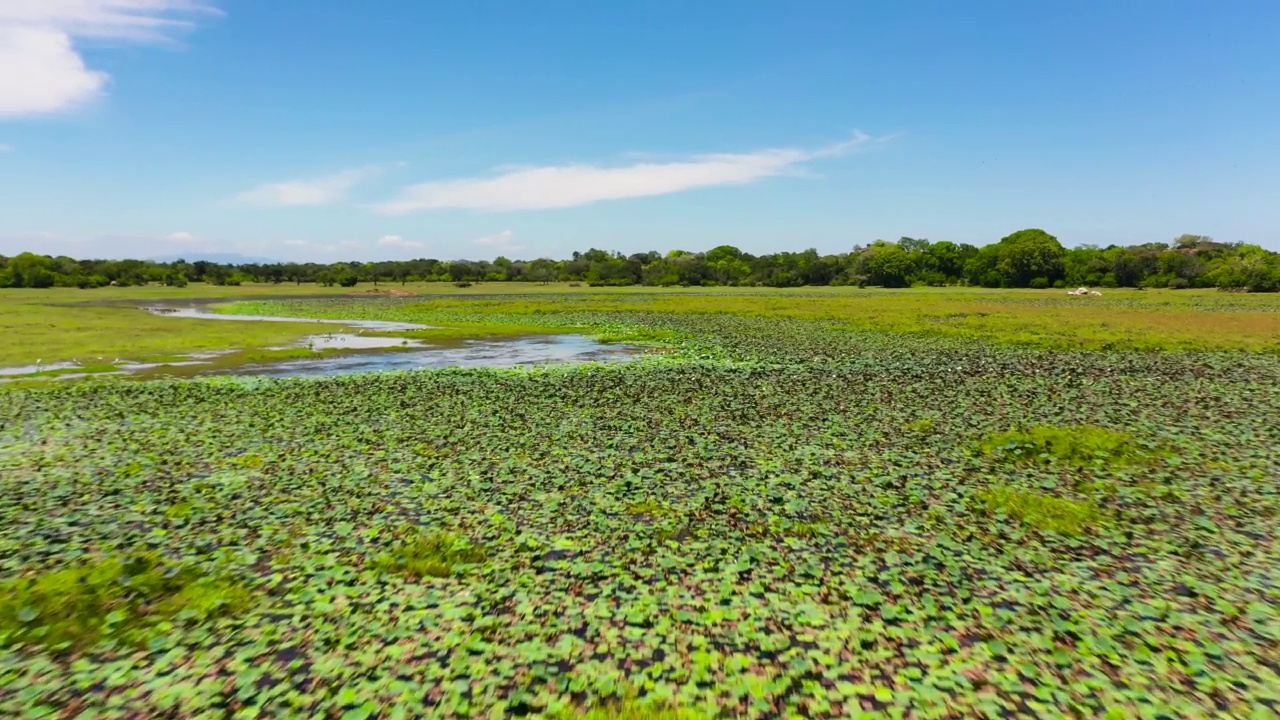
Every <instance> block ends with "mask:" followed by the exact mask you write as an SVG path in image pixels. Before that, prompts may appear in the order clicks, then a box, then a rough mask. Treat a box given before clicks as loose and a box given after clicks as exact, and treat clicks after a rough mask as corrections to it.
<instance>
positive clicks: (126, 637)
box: [0, 553, 253, 648]
mask: <svg viewBox="0 0 1280 720" xmlns="http://www.w3.org/2000/svg"><path fill="white" fill-rule="evenodd" d="M252 603H253V593H252V592H251V591H250V590H249V589H248V588H246V587H244V586H243V585H241V584H240V583H238V582H236V581H235V580H233V579H230V578H225V577H218V576H208V575H206V574H205V573H203V572H201V571H200V570H199V569H197V568H193V567H191V566H187V565H180V564H175V563H172V562H169V561H167V560H166V559H164V558H162V557H160V556H159V555H157V554H154V553H136V554H132V555H127V556H124V557H108V558H102V559H97V560H91V561H87V562H83V563H79V564H76V565H71V566H68V567H64V568H60V569H55V570H49V571H45V572H41V573H36V574H31V575H27V576H23V577H18V578H13V579H10V580H5V581H3V582H2V583H0V646H4V645H16V644H35V645H44V646H49V647H54V648H64V647H70V646H76V647H88V646H91V645H93V644H94V643H95V642H97V641H98V640H100V639H106V638H114V639H119V640H122V641H125V642H139V641H145V640H146V639H147V637H148V636H149V634H150V632H151V631H152V630H153V629H154V627H155V625H156V624H157V623H159V622H161V621H164V620H181V621H190V620H208V619H212V618H216V617H220V616H223V615H227V614H230V613H233V612H240V611H243V610H245V609H247V608H248V607H250V606H251V605H252Z"/></svg>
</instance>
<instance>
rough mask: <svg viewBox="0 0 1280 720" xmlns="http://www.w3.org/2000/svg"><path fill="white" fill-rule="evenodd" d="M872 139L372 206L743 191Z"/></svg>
mask: <svg viewBox="0 0 1280 720" xmlns="http://www.w3.org/2000/svg"><path fill="white" fill-rule="evenodd" d="M869 141H871V138H869V137H868V136H867V135H864V134H863V133H861V132H855V133H854V135H853V137H852V138H851V139H849V140H846V141H845V142H841V143H836V144H834V145H829V146H827V147H825V148H820V149H818V150H803V149H799V148H780V149H773V150H760V151H758V152H752V153H722V154H715V155H696V156H693V157H691V158H688V159H686V160H679V161H675V162H665V163H658V162H643V163H636V164H633V165H626V166H622V167H600V166H597V165H551V166H547V167H521V168H502V169H500V170H499V173H498V174H497V175H495V176H493V177H484V178H462V179H458V180H442V181H437V182H426V183H421V184H418V185H410V186H409V187H406V188H404V189H403V190H402V191H401V193H400V196H399V197H397V198H395V199H393V200H390V201H387V202H383V203H379V204H377V205H374V210H376V211H378V212H381V213H384V214H387V215H402V214H405V213H411V212H415V211H418V210H429V209H434V208H473V209H482V210H531V209H543V208H562V207H572V206H574V205H584V204H586V203H592V202H598V201H601V200H618V199H622V198H633V197H645V196H650V195H666V194H668V193H675V192H681V191H683V190H692V189H695V188H703V187H713V186H716V185H745V184H747V183H751V182H754V181H756V180H759V179H761V178H766V177H771V176H775V175H785V174H790V173H795V172H796V171H797V170H798V168H797V167H796V166H797V165H799V164H800V163H803V162H805V161H808V160H816V159H818V158H823V157H832V156H835V155H841V154H844V153H846V152H849V151H850V150H852V149H854V148H855V147H857V146H859V145H863V144H865V143H867V142H869Z"/></svg>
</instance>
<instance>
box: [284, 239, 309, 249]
mask: <svg viewBox="0 0 1280 720" xmlns="http://www.w3.org/2000/svg"><path fill="white" fill-rule="evenodd" d="M284 244H285V245H288V246H289V247H306V246H307V241H306V240H285V241H284Z"/></svg>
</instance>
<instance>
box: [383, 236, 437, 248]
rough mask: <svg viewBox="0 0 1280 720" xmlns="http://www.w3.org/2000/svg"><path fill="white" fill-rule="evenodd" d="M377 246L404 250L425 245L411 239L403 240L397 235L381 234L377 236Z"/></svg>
mask: <svg viewBox="0 0 1280 720" xmlns="http://www.w3.org/2000/svg"><path fill="white" fill-rule="evenodd" d="M378 247H397V248H404V249H406V250H420V249H422V248H424V247H426V245H424V244H423V243H420V242H416V241H413V240H405V239H404V238H402V237H400V236H399V235H383V236H382V237H380V238H378Z"/></svg>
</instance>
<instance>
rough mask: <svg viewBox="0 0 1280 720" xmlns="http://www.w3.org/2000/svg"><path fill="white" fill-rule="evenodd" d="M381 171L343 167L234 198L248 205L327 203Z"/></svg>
mask: <svg viewBox="0 0 1280 720" xmlns="http://www.w3.org/2000/svg"><path fill="white" fill-rule="evenodd" d="M378 172H379V169H378V168H377V167H375V166H368V167H362V168H355V169H353V170H343V171H342V172H340V173H334V174H333V175H324V176H321V177H315V178H308V179H303V180H289V181H287V182H277V183H266V184H264V185H259V186H258V187H256V188H254V189H252V190H249V191H247V192H243V193H240V194H239V195H237V196H236V197H235V201H236V202H238V203H243V204H246V205H261V206H267V207H287V206H296V205H328V204H329V203H333V202H337V201H339V200H341V199H343V198H344V197H346V196H347V192H349V191H350V190H351V188H353V187H355V186H356V185H357V184H358V183H360V182H361V181H363V180H366V179H368V178H370V177H372V176H374V175H376V174H377V173H378Z"/></svg>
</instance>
